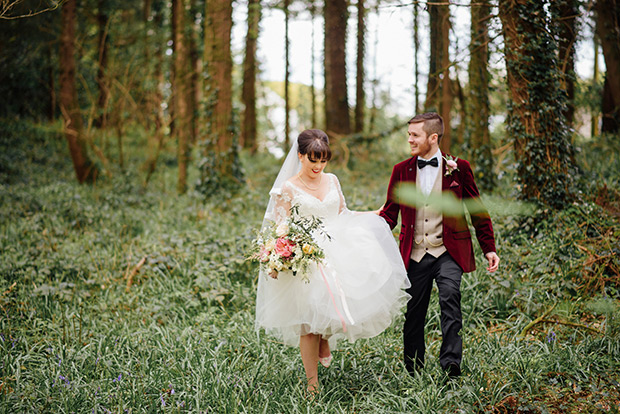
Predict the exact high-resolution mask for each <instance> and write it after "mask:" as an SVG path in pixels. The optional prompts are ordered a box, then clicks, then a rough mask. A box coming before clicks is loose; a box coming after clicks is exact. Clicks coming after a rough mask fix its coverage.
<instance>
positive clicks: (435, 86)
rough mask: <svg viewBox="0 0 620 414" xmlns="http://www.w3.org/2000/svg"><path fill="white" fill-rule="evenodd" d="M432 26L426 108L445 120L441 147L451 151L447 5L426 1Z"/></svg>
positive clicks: (445, 150) (450, 91)
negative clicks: (432, 3)
mask: <svg viewBox="0 0 620 414" xmlns="http://www.w3.org/2000/svg"><path fill="white" fill-rule="evenodd" d="M428 11H429V14H430V30H431V41H430V43H431V53H430V61H429V74H428V83H427V89H426V90H427V93H426V103H425V107H426V110H427V111H434V112H437V113H439V114H440V115H441V116H442V118H443V121H444V134H443V138H442V140H441V143H440V147H441V150H442V151H444V152H450V145H451V127H450V121H451V119H450V111H451V110H452V101H453V99H454V94H453V92H452V85H451V83H452V82H451V80H450V8H449V6H447V5H444V4H442V5H431V4H429V5H428Z"/></svg>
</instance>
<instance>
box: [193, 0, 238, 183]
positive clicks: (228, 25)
mask: <svg viewBox="0 0 620 414" xmlns="http://www.w3.org/2000/svg"><path fill="white" fill-rule="evenodd" d="M205 9H206V13H205V28H204V62H205V68H206V72H207V74H208V81H207V82H206V89H207V91H206V92H207V94H206V99H207V100H208V103H209V105H208V106H209V112H210V118H209V119H208V120H207V124H208V126H209V128H208V129H209V132H208V136H207V141H206V145H205V147H204V151H203V159H202V161H201V163H200V170H201V183H200V184H199V190H200V191H202V192H203V194H212V193H215V192H218V191H220V190H223V189H224V188H228V187H235V186H236V184H238V183H240V181H241V180H242V179H243V176H242V172H241V169H240V168H239V160H238V150H237V144H238V142H237V141H236V140H235V134H234V133H233V125H232V57H231V54H230V40H231V39H230V38H231V30H232V2H231V1H229V0H206V1H205Z"/></svg>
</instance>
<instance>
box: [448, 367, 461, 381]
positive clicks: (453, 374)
mask: <svg viewBox="0 0 620 414" xmlns="http://www.w3.org/2000/svg"><path fill="white" fill-rule="evenodd" d="M445 372H446V375H447V376H448V379H449V380H453V379H457V378H458V377H460V376H461V367H459V365H458V364H455V363H452V364H449V365H448V366H447V367H446V369H445Z"/></svg>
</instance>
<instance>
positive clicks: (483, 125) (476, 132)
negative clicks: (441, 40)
mask: <svg viewBox="0 0 620 414" xmlns="http://www.w3.org/2000/svg"><path fill="white" fill-rule="evenodd" d="M490 19H491V7H490V6H489V5H487V4H479V5H472V6H471V43H470V45H469V54H470V60H469V70H468V72H469V99H468V100H467V104H468V106H469V108H468V110H467V113H468V116H467V122H466V123H467V135H468V138H469V139H468V144H469V147H470V148H471V150H472V154H471V155H472V162H473V166H474V170H475V172H476V174H475V176H476V182H477V183H478V186H479V187H481V188H482V189H484V190H491V189H492V188H493V186H494V181H495V180H494V177H493V156H492V154H491V135H490V133H489V80H490V76H489V70H488V64H489V46H488V45H489V20H490ZM463 121H465V120H463Z"/></svg>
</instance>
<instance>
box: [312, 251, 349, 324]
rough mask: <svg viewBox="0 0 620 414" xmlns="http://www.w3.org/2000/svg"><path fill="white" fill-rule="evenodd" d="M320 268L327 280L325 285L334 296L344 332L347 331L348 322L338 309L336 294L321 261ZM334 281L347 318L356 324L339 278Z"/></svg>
mask: <svg viewBox="0 0 620 414" xmlns="http://www.w3.org/2000/svg"><path fill="white" fill-rule="evenodd" d="M319 270H320V271H321V275H322V276H323V281H324V282H325V286H327V291H328V292H329V296H330V297H331V298H332V303H333V304H334V309H336V313H337V314H338V318H340V322H341V323H342V330H343V331H344V332H346V331H347V324H346V322H345V320H344V317H343V316H342V313H340V309H338V304H337V303H336V298H335V297H334V294H333V292H332V289H331V288H330V287H329V282H328V281H327V276H325V269H324V267H323V265H322V264H321V263H319ZM334 281H335V282H336V288H337V289H338V294H339V296H340V301H341V302H342V308H343V309H344V313H345V315H346V316H347V318H348V319H349V322H350V323H351V325H354V324H355V321H354V320H353V317H352V316H351V311H350V310H349V305H348V304H347V298H346V296H345V294H344V291H343V290H342V287H341V286H340V283H338V278H336V277H334Z"/></svg>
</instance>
